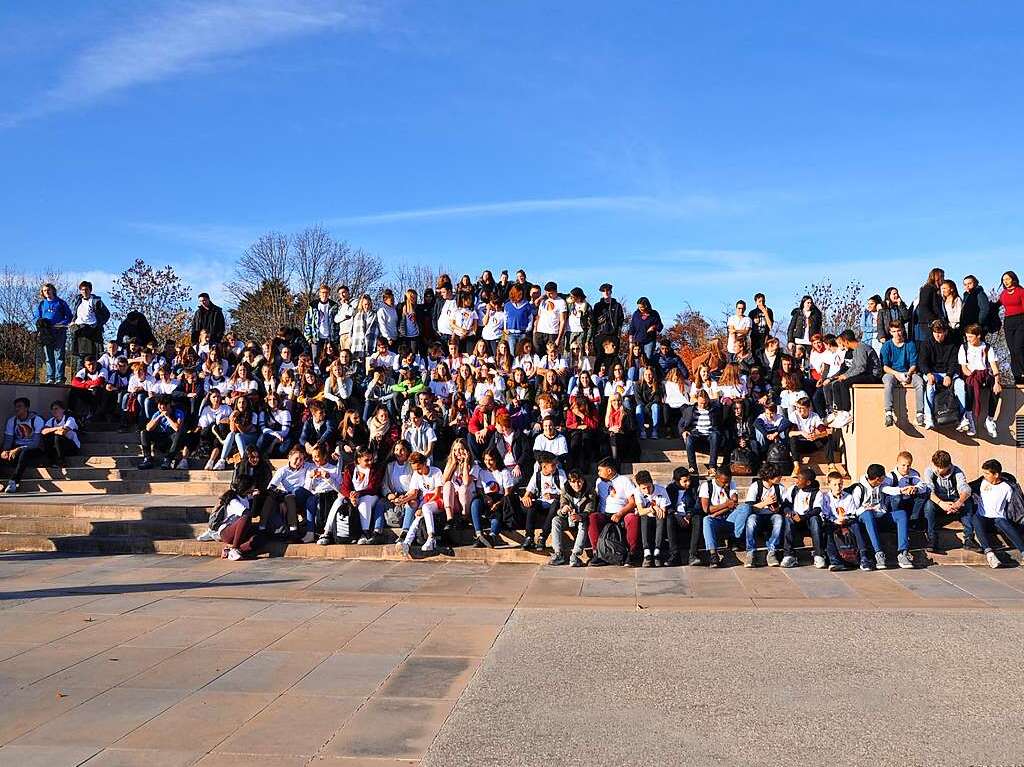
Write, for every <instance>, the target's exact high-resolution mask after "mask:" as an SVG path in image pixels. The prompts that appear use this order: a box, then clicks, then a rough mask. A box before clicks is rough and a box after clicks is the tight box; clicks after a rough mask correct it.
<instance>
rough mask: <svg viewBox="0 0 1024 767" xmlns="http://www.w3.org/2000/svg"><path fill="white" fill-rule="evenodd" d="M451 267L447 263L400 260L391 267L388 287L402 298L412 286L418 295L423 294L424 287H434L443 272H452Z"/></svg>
mask: <svg viewBox="0 0 1024 767" xmlns="http://www.w3.org/2000/svg"><path fill="white" fill-rule="evenodd" d="M451 271H452V270H451V268H450V267H448V266H447V265H445V264H435V265H433V266H431V265H429V264H423V263H410V262H409V261H399V262H398V263H396V264H394V265H393V266H392V267H391V273H390V274H389V275H388V287H390V288H391V290H392V291H393V292H394V294H395V296H396V297H398V298H399V300H401V296H402V295H403V294H404V293H405V291H406V290H408V289H410V288H412V289H413V290H415V291H416V293H417V295H419V296H422V295H423V289H424V288H433V287H434V285H436V284H437V278H438V277H440V276H441V275H442V274H450V273H451Z"/></svg>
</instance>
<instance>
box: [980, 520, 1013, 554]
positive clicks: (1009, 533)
mask: <svg viewBox="0 0 1024 767" xmlns="http://www.w3.org/2000/svg"><path fill="white" fill-rule="evenodd" d="M992 527H995V528H996V529H997V530H998V531H999V532H1000V533H1002V534H1003V536H1004V537H1005V538H1006V539H1007V540H1008V541H1009V542H1010V547H1011V548H1014V549H1017V551H1020V552H1024V536H1022V535H1021V531H1020V528H1019V527H1017V525H1015V524H1014V523H1013V522H1011V521H1010V520H1008V519H1006V518H1005V517H995V518H992V517H983V516H981V515H980V514H977V515H975V517H974V531H975V533H977V535H978V543H979V544H980V545H981V548H982V549H984V550H985V551H986V552H989V551H991V550H992V549H993V546H992V539H991V538H990V537H989V535H990V531H991V528H992Z"/></svg>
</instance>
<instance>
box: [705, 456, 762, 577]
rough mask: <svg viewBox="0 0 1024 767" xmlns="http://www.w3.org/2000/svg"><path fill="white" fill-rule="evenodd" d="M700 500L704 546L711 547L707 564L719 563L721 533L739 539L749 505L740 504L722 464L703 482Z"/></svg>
mask: <svg viewBox="0 0 1024 767" xmlns="http://www.w3.org/2000/svg"><path fill="white" fill-rule="evenodd" d="M697 502H698V503H700V505H701V509H702V511H703V513H704V548H706V549H707V550H708V567H718V566H719V565H720V564H721V562H722V560H721V558H720V557H719V556H718V535H719V534H722V535H730V536H732V537H734V538H736V539H737V540H739V539H740V538H741V537H742V536H743V534H744V531H745V530H746V528H747V517H748V516H750V509H749V507H747V506H741V505H740V500H739V495H738V494H737V492H736V483H735V482H733V481H732V472H731V471H730V470H729V467H728V466H720V467H719V468H717V469H716V470H715V476H713V477H708V478H707V479H706V480H704V481H703V482H701V483H700V490H699V491H698V492H697Z"/></svg>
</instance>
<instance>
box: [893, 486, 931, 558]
mask: <svg viewBox="0 0 1024 767" xmlns="http://www.w3.org/2000/svg"><path fill="white" fill-rule="evenodd" d="M926 503H928V496H927V495H924V494H920V493H919V494H918V495H912V496H909V497H902V496H899V495H883V496H882V508H883V509H888V510H889V511H891V512H893V516H892V518H893V521H894V522H895V523H896V532H897V535H899V514H900V513H901V512H902V513H903V514H904V515H905V516H906V523H905V524H906V526H907V536H908V542H907V543H906V545H900V546H899V550H900V551H906V550H907V549H909V548H910V544H909V536H910V524H911V523H912V522H916V521H917V520H919V519H921V518H922V517H923V516H924V507H925V504H926Z"/></svg>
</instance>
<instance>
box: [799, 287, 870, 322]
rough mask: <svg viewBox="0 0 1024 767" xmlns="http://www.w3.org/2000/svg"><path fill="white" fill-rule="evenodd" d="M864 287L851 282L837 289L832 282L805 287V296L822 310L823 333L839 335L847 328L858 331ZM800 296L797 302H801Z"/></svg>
mask: <svg viewBox="0 0 1024 767" xmlns="http://www.w3.org/2000/svg"><path fill="white" fill-rule="evenodd" d="M863 292H864V285H863V284H862V283H860V282H859V281H858V280H850V281H849V282H848V283H847V284H846V285H845V286H843V287H841V288H840V287H837V286H835V285H833V284H832V283H831V282H816V283H814V284H813V285H806V286H804V295H808V296H810V297H811V298H812V299H814V305H815V306H817V307H818V308H819V309H820V310H821V328H822V332H823V333H832V334H833V335H838V334H839V333H842V332H843V331H844V330H846V329H847V328H853V329H854V330H858V329H859V327H860V313H861V311H862V309H863V308H864V307H863V301H862V299H861V294H862V293H863ZM799 298H800V297H799V296H797V301H798V302H799Z"/></svg>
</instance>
